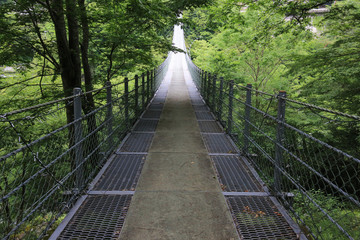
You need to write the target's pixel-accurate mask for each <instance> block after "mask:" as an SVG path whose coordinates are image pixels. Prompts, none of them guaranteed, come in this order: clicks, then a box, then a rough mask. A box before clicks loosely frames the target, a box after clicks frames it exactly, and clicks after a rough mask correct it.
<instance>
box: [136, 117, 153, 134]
mask: <svg viewBox="0 0 360 240" xmlns="http://www.w3.org/2000/svg"><path fill="white" fill-rule="evenodd" d="M158 122H159V120H148V119H140V121H139V122H138V123H137V124H136V126H135V128H134V131H137V132H155V129H156V127H157V125H158Z"/></svg>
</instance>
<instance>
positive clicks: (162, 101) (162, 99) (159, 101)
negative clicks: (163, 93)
mask: <svg viewBox="0 0 360 240" xmlns="http://www.w3.org/2000/svg"><path fill="white" fill-rule="evenodd" d="M165 100H166V97H157V98H154V99H153V100H152V102H153V103H164V102H165Z"/></svg>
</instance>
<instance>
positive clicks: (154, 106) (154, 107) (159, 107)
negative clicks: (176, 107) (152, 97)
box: [148, 103, 164, 110]
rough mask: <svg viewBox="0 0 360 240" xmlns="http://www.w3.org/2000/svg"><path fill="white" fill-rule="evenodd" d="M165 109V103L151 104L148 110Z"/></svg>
mask: <svg viewBox="0 0 360 240" xmlns="http://www.w3.org/2000/svg"><path fill="white" fill-rule="evenodd" d="M163 108H164V104H163V103H151V104H150V105H149V108H148V110H162V109H163Z"/></svg>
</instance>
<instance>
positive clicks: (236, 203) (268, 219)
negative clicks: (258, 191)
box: [227, 196, 298, 240]
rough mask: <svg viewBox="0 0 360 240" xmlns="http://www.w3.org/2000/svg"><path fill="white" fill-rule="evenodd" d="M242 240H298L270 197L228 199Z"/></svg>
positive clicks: (231, 197)
mask: <svg viewBox="0 0 360 240" xmlns="http://www.w3.org/2000/svg"><path fill="white" fill-rule="evenodd" d="M227 201H228V203H229V206H230V209H231V212H232V215H233V218H234V221H235V223H236V228H237V230H238V232H239V235H240V237H241V239H251V240H256V239H259V240H260V239H261V240H263V239H294V240H295V239H298V237H297V236H296V234H295V232H294V230H293V229H292V228H291V226H290V225H289V224H288V222H287V221H286V220H285V218H284V217H283V216H282V214H281V213H280V211H279V210H278V208H277V207H276V206H275V204H274V203H273V202H272V201H271V200H270V198H269V197H255V196H252V197H244V196H242V197H234V196H230V197H227Z"/></svg>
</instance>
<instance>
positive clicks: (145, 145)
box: [120, 133, 154, 152]
mask: <svg viewBox="0 0 360 240" xmlns="http://www.w3.org/2000/svg"><path fill="white" fill-rule="evenodd" d="M153 137H154V133H132V134H131V135H130V136H129V138H128V139H127V140H126V141H125V143H124V145H123V146H122V147H121V149H120V151H121V152H147V151H148V150H149V148H150V145H151V141H152V139H153Z"/></svg>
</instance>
